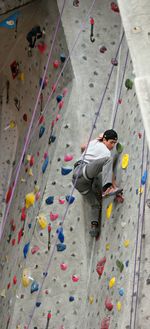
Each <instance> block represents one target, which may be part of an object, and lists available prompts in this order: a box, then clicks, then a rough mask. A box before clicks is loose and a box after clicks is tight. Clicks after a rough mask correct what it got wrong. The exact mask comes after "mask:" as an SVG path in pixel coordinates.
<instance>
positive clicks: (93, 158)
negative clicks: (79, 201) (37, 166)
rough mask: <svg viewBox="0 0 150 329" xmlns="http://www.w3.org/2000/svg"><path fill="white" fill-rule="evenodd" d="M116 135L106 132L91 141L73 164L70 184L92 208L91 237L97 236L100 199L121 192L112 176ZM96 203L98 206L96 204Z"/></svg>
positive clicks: (112, 132) (110, 131)
mask: <svg viewBox="0 0 150 329" xmlns="http://www.w3.org/2000/svg"><path fill="white" fill-rule="evenodd" d="M117 140H118V135H117V133H116V131H114V130H113V129H110V130H106V131H105V132H104V133H103V134H101V135H100V136H99V137H98V138H97V139H94V140H92V141H91V142H90V143H89V145H88V147H86V145H84V146H82V148H81V151H82V152H83V153H82V156H81V158H80V159H79V160H78V161H77V162H76V163H75V164H74V171H73V178H72V182H73V184H74V186H75V188H76V189H77V190H78V191H79V192H80V193H81V194H82V195H84V196H86V197H87V200H88V199H89V201H90V203H91V207H92V213H93V218H92V222H91V223H92V227H93V226H95V227H96V228H97V230H95V231H94V230H93V231H94V233H92V235H93V236H97V234H98V230H99V228H98V214H99V204H100V197H101V195H102V197H103V198H104V197H109V196H112V195H118V194H119V193H121V192H122V189H121V188H118V187H117V185H116V181H115V177H114V175H113V158H112V157H111V151H112V150H113V148H114V146H115V145H116V143H117ZM97 201H98V204H97Z"/></svg>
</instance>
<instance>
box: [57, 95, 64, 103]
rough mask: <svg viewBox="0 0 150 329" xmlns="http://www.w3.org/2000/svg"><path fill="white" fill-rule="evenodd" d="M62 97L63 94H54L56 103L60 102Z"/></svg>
mask: <svg viewBox="0 0 150 329" xmlns="http://www.w3.org/2000/svg"><path fill="white" fill-rule="evenodd" d="M62 99H63V96H62V95H57V96H56V101H57V103H60V102H61V100H62Z"/></svg>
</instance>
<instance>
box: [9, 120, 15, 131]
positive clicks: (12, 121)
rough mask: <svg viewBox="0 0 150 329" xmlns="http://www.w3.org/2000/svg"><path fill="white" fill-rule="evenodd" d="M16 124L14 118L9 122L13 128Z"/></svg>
mask: <svg viewBox="0 0 150 329" xmlns="http://www.w3.org/2000/svg"><path fill="white" fill-rule="evenodd" d="M15 126H16V123H15V121H14V120H11V121H10V123H9V127H10V128H11V129H13V128H15Z"/></svg>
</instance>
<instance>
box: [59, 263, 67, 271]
mask: <svg viewBox="0 0 150 329" xmlns="http://www.w3.org/2000/svg"><path fill="white" fill-rule="evenodd" d="M60 268H61V270H62V271H66V270H67V268H68V265H67V264H65V263H61V264H60Z"/></svg>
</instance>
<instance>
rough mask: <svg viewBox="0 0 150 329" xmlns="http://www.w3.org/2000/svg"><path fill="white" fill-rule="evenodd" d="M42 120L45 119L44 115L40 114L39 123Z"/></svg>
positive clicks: (42, 121)
mask: <svg viewBox="0 0 150 329" xmlns="http://www.w3.org/2000/svg"><path fill="white" fill-rule="evenodd" d="M44 121H45V118H44V115H41V116H40V118H39V125H40V124H42V123H44Z"/></svg>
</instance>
